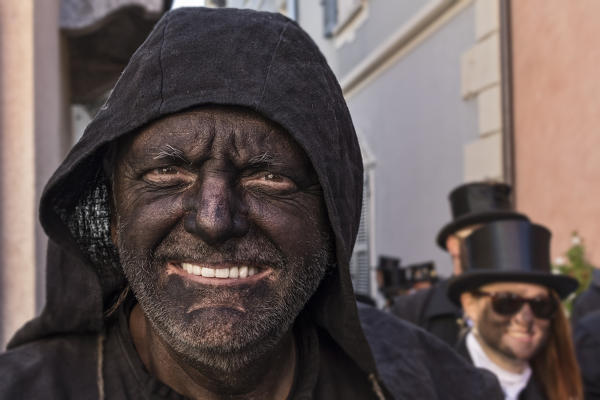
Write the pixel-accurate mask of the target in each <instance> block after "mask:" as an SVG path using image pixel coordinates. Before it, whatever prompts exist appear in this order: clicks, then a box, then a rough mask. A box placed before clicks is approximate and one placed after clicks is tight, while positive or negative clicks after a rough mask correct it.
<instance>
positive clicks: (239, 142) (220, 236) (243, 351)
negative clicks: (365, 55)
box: [112, 107, 330, 384]
mask: <svg viewBox="0 0 600 400" xmlns="http://www.w3.org/2000/svg"><path fill="white" fill-rule="evenodd" d="M119 147H120V149H119V153H118V156H117V159H116V169H115V173H114V181H113V198H114V214H113V215H114V219H113V221H112V226H113V232H114V233H113V240H114V242H115V243H116V244H117V248H118V249H119V255H120V259H121V263H122V265H123V269H124V271H125V274H126V276H127V279H128V281H129V282H130V284H131V287H132V289H133V291H134V293H135V295H136V298H137V299H138V301H139V302H140V305H141V307H140V306H139V305H137V306H135V307H134V308H133V311H132V313H131V322H130V324H131V325H130V327H131V329H132V330H133V331H136V330H143V329H147V330H146V332H147V333H148V335H149V336H150V337H146V336H145V335H143V334H141V335H140V336H139V337H140V338H143V342H142V343H136V348H137V349H138V350H141V351H142V352H145V351H147V352H148V353H153V352H156V351H161V350H158V349H157V348H156V347H154V346H150V345H148V344H149V343H158V344H161V343H162V342H161V340H162V341H164V342H165V343H166V345H167V346H168V347H170V348H171V349H173V350H174V354H173V355H174V356H175V357H178V358H182V359H184V360H185V361H186V362H190V363H191V364H192V365H194V366H195V367H197V368H199V369H200V370H203V371H207V372H209V373H211V374H215V375H217V376H227V373H229V372H236V374H235V375H234V377H235V378H234V379H236V380H237V379H240V380H241V379H252V380H255V379H256V377H254V376H252V375H253V374H251V373H247V372H243V373H242V372H240V369H242V368H246V367H248V366H249V365H250V363H252V362H255V361H257V360H259V359H260V357H261V356H263V355H264V354H265V353H266V352H267V351H269V350H270V349H271V348H272V347H273V346H274V345H276V344H277V343H279V342H280V341H281V339H282V337H283V336H286V337H285V338H284V339H285V340H283V343H285V344H287V346H286V347H284V348H282V349H281V352H280V354H278V355H277V356H278V357H281V358H283V359H285V358H289V359H293V357H294V352H293V346H289V344H290V343H291V342H292V339H291V336H290V335H291V332H290V331H289V328H290V326H291V324H292V322H293V321H294V319H295V317H296V316H297V315H298V313H299V312H300V310H301V309H302V308H303V307H304V305H305V303H306V302H307V300H308V299H309V297H310V296H311V295H312V294H313V293H314V291H315V290H316V288H317V285H318V284H319V282H320V281H321V278H322V277H323V275H324V274H325V272H326V270H327V268H328V265H327V260H328V257H329V253H330V242H329V224H328V221H327V217H326V214H325V209H324V203H323V195H322V191H321V188H320V185H319V182H318V180H317V176H316V174H315V171H314V170H313V168H312V166H311V164H310V162H309V161H308V158H307V157H306V155H305V154H304V152H303V151H302V149H301V148H300V147H299V146H298V145H297V144H296V143H295V141H294V140H293V139H292V138H291V137H290V136H289V135H288V134H287V133H286V132H285V131H284V130H283V129H281V128H280V127H279V126H277V125H276V124H274V123H272V122H270V121H268V120H266V119H265V118H263V117H261V116H260V115H259V114H257V113H255V112H251V111H248V110H245V109H241V108H235V107H203V108H198V109H194V110H191V111H186V112H182V113H178V114H175V115H172V116H168V117H165V118H163V119H160V120H159V121H157V122H155V123H153V124H151V125H150V126H148V127H147V128H144V129H142V130H141V131H140V132H139V133H138V134H137V135H135V136H133V137H131V138H128V140H127V141H126V142H125V143H123V145H122V146H119ZM142 310H143V311H144V312H142ZM144 314H145V315H144ZM135 338H136V336H134V339H135ZM156 339H160V340H156ZM147 357H148V359H150V360H151V359H153V358H152V355H151V354H148V355H147ZM142 358H144V356H143V357H142ZM158 367H160V365H159V366H158ZM256 371H258V369H256ZM281 372H282V373H285V372H286V371H285V369H283V370H282V371H281ZM245 383H246V384H247V383H248V382H245ZM290 383H291V382H290Z"/></svg>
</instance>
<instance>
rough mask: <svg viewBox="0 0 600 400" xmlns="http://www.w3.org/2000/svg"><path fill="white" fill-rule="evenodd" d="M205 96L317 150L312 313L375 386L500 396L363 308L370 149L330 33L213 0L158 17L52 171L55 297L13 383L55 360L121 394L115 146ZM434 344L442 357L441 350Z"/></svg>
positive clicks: (404, 328)
mask: <svg viewBox="0 0 600 400" xmlns="http://www.w3.org/2000/svg"><path fill="white" fill-rule="evenodd" d="M203 105H225V106H239V107H245V108H247V109H251V110H253V111H255V112H257V113H259V114H261V115H262V116H264V117H266V118H268V119H270V120H272V121H275V122H276V123H278V124H279V125H280V126H282V127H283V128H284V129H285V130H286V131H287V132H288V133H289V134H290V135H291V136H292V137H293V138H294V140H295V141H296V142H297V143H298V144H299V145H300V146H301V148H302V149H303V150H304V151H305V152H306V154H307V155H308V157H309V159H310V161H311V163H312V165H313V167H314V169H315V171H316V173H317V176H318V179H319V182H320V184H321V187H322V189H323V196H324V200H325V204H326V207H327V213H328V218H329V222H330V225H331V230H332V232H333V235H334V238H335V255H336V268H335V270H334V271H333V273H331V274H329V275H327V276H326V277H325V279H324V280H323V282H322V283H321V285H320V286H319V288H318V289H317V292H316V293H315V294H314V295H313V296H312V298H311V299H310V301H309V303H308V304H307V306H306V307H305V310H304V311H303V314H304V315H309V316H310V319H311V321H312V323H314V324H315V325H316V327H317V329H318V331H319V332H321V335H322V336H326V339H324V340H325V343H329V347H331V348H336V349H338V350H337V352H338V353H340V354H341V355H340V354H338V355H336V356H335V357H334V358H335V359H338V360H339V359H342V358H343V360H344V365H346V366H347V365H352V368H355V369H356V370H357V371H360V373H361V374H363V375H364V377H365V379H364V382H369V384H370V386H371V389H372V391H371V393H372V394H373V398H383V397H388V398H392V397H395V398H415V397H414V396H415V395H416V394H417V393H420V392H419V391H421V393H422V394H423V396H422V397H421V396H420V395H419V396H417V397H419V398H424V399H425V398H427V399H428V398H452V397H448V396H446V394H447V393H448V390H450V389H451V388H452V386H454V387H456V383H457V382H462V380H465V382H469V383H468V384H467V383H460V385H462V388H461V390H464V392H461V393H463V394H464V393H469V395H470V396H471V397H470V398H480V397H481V398H482V397H483V396H486V397H487V398H494V394H495V393H496V392H495V390H496V386H495V383H494V382H493V381H490V380H489V377H485V376H481V375H480V374H479V373H478V372H477V371H476V370H475V369H473V368H471V367H470V366H468V365H467V364H466V363H464V362H462V361H460V359H459V358H457V357H455V356H454V355H453V354H452V353H451V352H450V350H449V348H446V347H444V345H442V344H440V343H439V342H437V341H436V340H435V339H432V338H431V337H429V336H428V335H427V334H425V333H424V332H422V331H419V330H416V329H415V328H412V327H410V326H408V325H405V324H403V323H401V322H399V321H396V320H390V319H391V317H389V316H386V315H384V314H383V313H381V312H378V311H377V310H375V309H374V308H365V309H361V311H360V317H359V312H358V311H357V306H356V302H355V299H354V294H353V290H352V284H351V279H350V273H349V260H350V256H351V252H352V247H353V244H354V240H355V237H356V233H357V230H358V225H359V219H360V212H361V203H362V198H361V197H362V178H363V175H362V174H363V169H362V161H361V154H360V149H359V145H358V142H357V138H356V134H355V131H354V128H353V125H352V121H351V118H350V115H349V112H348V109H347V107H346V104H345V101H344V98H343V95H342V92H341V90H340V87H339V85H338V83H337V81H336V79H335V77H334V75H333V73H332V72H331V70H330V69H329V67H328V65H327V63H326V61H325V59H324V57H323V56H322V54H321V53H320V52H319V50H318V48H317V47H316V45H315V44H314V43H313V41H312V40H311V39H310V38H309V37H308V35H307V34H306V33H305V32H304V31H303V30H302V29H301V28H299V26H298V25H297V24H296V23H295V22H294V21H291V20H289V19H287V18H286V17H284V16H282V15H279V14H271V13H264V12H256V11H250V10H235V9H205V8H188V9H185V8H184V9H177V10H173V11H170V12H169V13H167V14H166V15H165V16H164V17H163V18H162V19H161V20H160V21H159V22H158V23H157V25H156V26H155V27H154V29H153V31H152V32H151V34H150V35H149V37H148V38H147V39H146V41H145V42H144V43H143V44H142V46H141V47H140V48H139V49H138V50H137V51H136V52H135V53H134V55H133V56H132V58H131V60H130V62H129V64H128V66H127V67H126V69H125V70H124V71H123V73H122V75H121V77H120V78H119V80H118V82H117V84H116V85H115V87H114V89H113V91H112V94H111V95H110V97H109V99H108V100H107V102H106V104H104V105H103V106H102V107H101V109H100V111H99V112H98V114H97V115H96V117H95V118H94V120H93V121H92V122H91V123H90V124H89V126H88V127H87V129H86V130H85V133H84V135H83V137H82V138H81V140H80V141H79V142H78V143H77V144H76V145H75V146H74V147H73V149H72V150H71V152H70V153H69V154H68V155H67V157H66V159H65V160H64V162H63V163H62V164H61V166H60V167H59V168H58V170H57V171H56V172H55V173H54V175H53V176H52V178H51V179H50V181H49V182H48V184H47V186H46V188H45V191H44V193H43V196H42V200H41V205H40V219H41V222H42V225H43V227H44V229H45V231H46V233H47V234H48V237H49V249H48V259H47V260H48V261H47V270H48V272H47V305H46V307H45V309H44V310H43V312H42V314H41V315H40V316H39V317H38V318H36V319H34V320H32V321H30V322H29V323H28V324H26V325H25V326H24V327H23V328H22V329H21V330H20V331H19V332H18V333H17V334H16V335H15V337H14V338H13V339H12V340H11V342H10V343H9V349H11V350H10V351H9V352H8V353H7V354H5V355H4V358H0V374H2V373H3V371H5V370H8V371H11V372H10V375H9V377H6V375H5V378H0V383H2V385H0V388H1V387H2V386H3V385H4V384H5V382H9V379H10V380H12V382H14V379H19V380H21V381H24V380H25V379H27V378H26V375H27V373H29V375H31V374H33V371H37V372H38V373H39V371H41V370H43V371H44V372H43V374H42V375H40V376H43V378H44V379H47V380H48V381H50V382H54V381H56V380H58V379H57V378H56V376H57V375H59V374H61V373H64V374H66V373H72V371H77V374H81V378H80V379H77V382H71V383H70V385H71V386H70V387H67V388H64V387H62V386H61V390H62V391H61V392H60V393H61V394H64V396H65V397H77V398H98V396H102V395H106V397H107V398H111V396H110V395H109V393H102V391H103V390H104V389H103V386H102V385H101V383H102V382H100V381H102V380H103V377H104V372H103V369H102V361H103V357H107V355H106V354H104V353H103V351H104V350H103V345H102V343H103V336H102V335H104V334H105V331H106V329H107V327H106V325H107V322H106V321H107V319H106V317H105V315H106V313H107V311H109V310H111V308H112V307H114V305H115V304H118V300H119V294H121V293H122V291H123V288H124V287H126V285H127V283H126V281H125V278H124V276H123V274H122V271H121V268H120V265H119V262H118V257H117V255H116V250H115V248H114V246H113V244H112V243H111V240H110V208H109V201H108V189H107V186H108V184H109V180H108V179H107V178H106V176H105V172H104V171H105V168H104V166H103V163H105V160H106V157H105V156H106V152H107V149H108V148H109V146H110V144H111V143H114V142H115V141H117V140H118V139H120V138H122V137H124V136H125V135H129V134H134V133H135V132H137V131H138V130H139V129H140V128H142V127H144V126H146V125H147V124H149V123H151V122H153V121H155V120H157V119H159V118H162V117H164V116H167V115H170V114H173V113H177V112H180V111H183V110H186V109H189V108H192V107H198V106H203ZM361 320H362V322H361ZM361 323H362V326H361ZM363 329H364V331H363ZM365 332H366V333H367V337H365ZM387 335H389V336H390V337H387ZM69 340H71V342H69ZM75 342H76V343H77V344H72V343H75ZM57 343H58V344H57ZM78 346H79V347H78ZM88 352H89V353H90V354H92V355H91V356H89V357H88V356H87V354H88ZM334 353H335V352H334ZM52 354H53V355H54V356H55V357H62V358H63V360H67V362H66V364H67V365H62V366H61V368H55V369H54V372H55V373H56V375H52V374H51V373H49V372H47V367H48V365H45V367H46V368H45V369H44V368H43V366H44V363H45V364H52V362H53V361H51V360H49V359H50V358H52V356H51V355H52ZM77 354H79V356H76V355H77ZM336 354H337V353H336ZM434 354H437V355H438V356H439V355H440V354H441V355H442V356H441V358H439V359H437V360H436V356H435V355H434ZM374 355H375V358H377V362H376V360H375V358H374ZM70 357H79V358H80V361H77V362H74V361H73V362H71V361H68V360H71V358H70ZM86 357H87V358H86ZM340 357H341V358H340ZM444 357H445V358H444ZM440 360H442V362H440ZM54 362H56V360H55V361H54ZM436 363H440V365H442V366H445V367H446V368H448V369H450V368H452V369H453V371H454V372H453V373H454V374H456V373H459V376H458V377H454V378H453V379H451V380H450V381H447V382H446V383H445V384H438V383H436V382H435V380H437V379H438V378H439V379H440V380H443V379H444V375H445V371H444V369H443V368H442V369H439V370H438V371H435V366H434V364H436ZM63 364H64V363H63ZM71 364H72V365H71ZM6 365H8V368H4V367H5V366H6ZM342 366H343V365H340V367H342ZM378 368H379V370H380V371H378ZM87 369H90V371H87ZM63 370H64V371H63ZM69 371H70V372H69ZM432 371H433V372H432ZM457 371H458V372H457ZM49 374H50V375H49ZM0 376H1V375H0ZM403 377H406V379H407V380H405V379H404V378H403ZM32 379H33V378H32ZM320 379H322V378H320ZM349 379H350V377H349ZM46 383H47V385H49V386H48V387H50V386H52V385H54V386H52V387H54V389H48V388H47V387H46V386H44V383H43V382H42V383H39V382H38V383H37V384H38V385H40V388H39V390H54V391H55V393H56V392H57V390H58V389H56V387H58V386H60V385H58V384H56V383H55V382H54V383H48V382H46ZM353 384H354V383H353V382H352V380H349V381H348V382H347V383H346V385H347V386H348V387H350V388H351V387H352V385H353ZM57 385H58V386H57ZM15 387H16V386H14V385H13V386H12V390H17V389H15ZM96 387H98V388H99V389H98V392H96V391H95V388H96ZM426 388H429V389H426ZM90 390H94V393H90ZM106 390H109V388H107V389H106ZM423 391H425V392H423ZM8 393H13V392H10V390H9V391H8ZM82 393H85V394H86V395H85V396H83V395H82ZM350 393H351V392H350ZM490 393H491V394H492V395H491V397H490ZM0 394H2V391H1V390H0ZM480 395H481V396H480ZM0 397H1V396H0ZM50 397H52V396H50ZM57 397H61V396H57ZM317 397H318V396H317ZM456 398H461V397H460V396H459V397H456Z"/></svg>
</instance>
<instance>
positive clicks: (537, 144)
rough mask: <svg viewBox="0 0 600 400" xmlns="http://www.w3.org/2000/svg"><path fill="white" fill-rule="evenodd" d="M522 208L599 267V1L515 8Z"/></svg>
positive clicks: (562, 244)
mask: <svg viewBox="0 0 600 400" xmlns="http://www.w3.org/2000/svg"><path fill="white" fill-rule="evenodd" d="M511 8H512V12H511V17H512V46H513V75H514V78H513V92H514V129H515V130H514V136H515V168H516V171H515V172H516V200H517V207H518V208H519V209H520V210H522V211H524V212H525V213H527V214H528V215H530V216H531V218H532V219H533V220H534V221H536V222H539V223H542V224H544V225H546V226H548V227H549V228H550V229H551V230H552V232H553V239H552V253H553V256H554V257H556V256H558V255H562V253H563V252H564V251H565V250H566V249H568V248H569V247H570V240H569V237H570V234H571V232H572V231H574V230H576V231H578V232H579V234H580V235H581V236H582V237H583V239H584V241H585V243H586V245H587V250H588V253H589V256H590V259H591V261H592V262H593V263H594V264H596V265H600V224H599V223H598V217H599V216H600V201H599V200H598V197H599V196H600V189H599V186H598V182H600V157H598V149H600V133H599V132H598V130H599V127H600V96H599V95H598V94H599V93H600V79H599V72H598V71H599V69H598V62H599V60H600V46H598V45H597V43H596V42H597V40H596V38H598V37H600V24H598V18H597V16H598V15H600V2H598V1H596V0H580V1H568V2H567V1H562V0H528V1H512V2H511Z"/></svg>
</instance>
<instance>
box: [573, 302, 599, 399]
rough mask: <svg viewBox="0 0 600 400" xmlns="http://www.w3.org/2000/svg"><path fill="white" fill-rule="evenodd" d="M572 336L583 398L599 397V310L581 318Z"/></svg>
mask: <svg viewBox="0 0 600 400" xmlns="http://www.w3.org/2000/svg"><path fill="white" fill-rule="evenodd" d="M574 337H575V352H576V353H577V360H578V361H579V367H580V368H581V376H582V378H583V389H584V391H585V399H586V400H596V399H600V311H594V312H592V313H590V314H588V315H586V316H585V317H583V318H581V319H580V320H579V322H578V323H577V325H576V326H575V335H574Z"/></svg>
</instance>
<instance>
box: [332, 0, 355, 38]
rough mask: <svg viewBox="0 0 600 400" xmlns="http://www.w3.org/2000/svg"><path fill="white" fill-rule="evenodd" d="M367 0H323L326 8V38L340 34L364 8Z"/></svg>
mask: <svg viewBox="0 0 600 400" xmlns="http://www.w3.org/2000/svg"><path fill="white" fill-rule="evenodd" d="M364 3H365V0H323V7H324V8H325V36H326V37H332V36H335V35H336V34H337V33H338V32H340V31H341V30H342V29H343V28H344V27H345V26H346V25H348V23H349V22H350V21H352V19H353V18H354V17H355V16H356V14H357V13H358V12H359V11H360V10H361V9H362V8H363V6H364Z"/></svg>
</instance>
